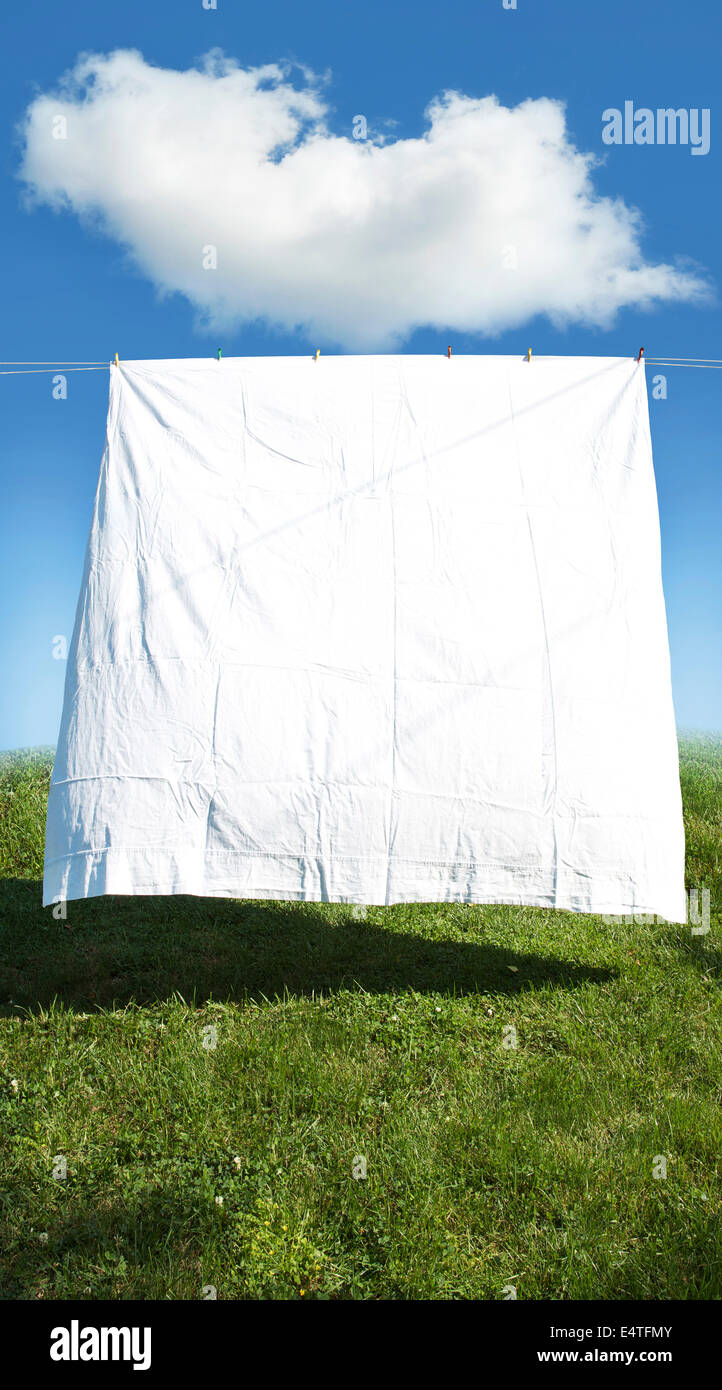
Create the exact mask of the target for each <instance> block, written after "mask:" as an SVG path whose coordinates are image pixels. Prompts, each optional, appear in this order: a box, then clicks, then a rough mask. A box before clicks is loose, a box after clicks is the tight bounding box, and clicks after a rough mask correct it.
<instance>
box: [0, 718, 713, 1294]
mask: <svg viewBox="0 0 722 1390" xmlns="http://www.w3.org/2000/svg"><path fill="white" fill-rule="evenodd" d="M51 758H52V754H51V753H49V752H48V751H47V750H37V751H34V752H29V753H28V752H25V753H21V754H15V755H5V756H4V757H3V759H2V761H1V762H0V870H1V872H0V1135H1V1136H2V1137H1V1138H0V1173H1V1176H0V1187H1V1189H2V1190H1V1191H0V1202H1V1208H0V1250H1V1251H2V1254H0V1296H2V1297H4V1298H6V1299H17V1298H44V1299H58V1298H73V1297H79V1298H91V1299H96V1298H113V1299H125V1298H161V1299H164V1298H171V1299H201V1298H204V1297H207V1296H208V1295H209V1286H213V1287H214V1288H215V1290H216V1291H217V1297H218V1298H222V1299H243V1298H270V1299H279V1298H306V1299H313V1298H353V1299H365V1298H372V1299H373V1298H391V1299H410V1298H415V1299H434V1298H444V1299H446V1298H482V1299H503V1298H505V1297H508V1296H510V1288H511V1287H513V1288H514V1289H515V1290H516V1296H517V1298H519V1299H572V1298H581V1299H586V1298H603V1299H620V1298H633V1299H679V1298H683V1299H684V1298H687V1299H710V1298H714V1299H716V1298H719V1297H720V1296H721V1295H722V1273H721V1271H722V1221H721V1220H720V1218H721V1216H722V1192H721V1188H720V1169H721V1166H722V1162H721V1158H720V1155H721V1153H722V1143H721V1140H722V1122H721V1120H720V1093H721V1090H722V1080H721V1077H722V1067H721V1065H720V1063H721V1060H722V1047H721V1045H720V1044H721V1035H722V1009H721V1007H720V980H721V978H722V977H721V971H720V967H721V965H722V952H721V950H720V926H721V925H722V915H721V912H720V909H721V908H722V881H721V880H722V864H721V858H720V855H721V846H722V739H718V738H714V737H702V738H691V737H688V738H684V739H683V740H682V742H681V759H682V783H683V794H684V803H685V820H686V831H687V878H688V887H690V888H695V887H706V888H709V889H710V891H711V899H712V918H711V931H710V932H709V933H708V934H706V935H699V936H692V934H691V931H690V928H689V926H673V925H670V924H667V923H659V922H658V923H655V924H640V923H631V922H630V923H625V924H623V925H619V926H609V925H608V924H606V923H604V922H603V921H602V920H601V919H600V918H595V917H586V916H575V915H573V914H570V913H562V912H547V911H543V910H539V909H532V908H511V907H475V906H474V907H469V906H443V905H442V906H436V905H433V904H431V905H422V906H417V905H411V906H398V907H390V908H368V909H366V910H365V913H364V911H363V910H359V909H353V908H349V907H344V906H340V905H320V904H309V903H291V904H287V903H275V902H243V901H230V900H221V899H196V898H189V897H182V898H180V897H179V898H120V897H108V898H99V899H95V900H93V901H90V902H78V903H76V902H71V903H69V904H68V905H67V918H66V919H65V920H55V919H54V917H53V915H52V909H50V908H46V909H44V910H43V908H42V907H41V906H40V903H41V886H40V880H41V876H42V856H43V837H44V817H45V804H46V798H47V788H48V781H49V775H50V767H51ZM510 1029H511V1030H514V1031H512V1032H510V1031H509V1030H510ZM514 1043H516V1045H515V1046H514V1045H513V1044H514ZM665 1164H666V1177H665V1176H663V1175H662V1174H663V1173H664V1168H665ZM364 1172H365V1174H366V1175H365V1176H363V1173H364ZM63 1175H64V1176H63Z"/></svg>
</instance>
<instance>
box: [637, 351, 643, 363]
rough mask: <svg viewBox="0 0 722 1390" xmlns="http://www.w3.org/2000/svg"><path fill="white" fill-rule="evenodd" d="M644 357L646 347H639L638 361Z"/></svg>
mask: <svg viewBox="0 0 722 1390" xmlns="http://www.w3.org/2000/svg"><path fill="white" fill-rule="evenodd" d="M643 357H644V348H640V349H639V357H638V358H637V361H638V362H641V360H642V358H643Z"/></svg>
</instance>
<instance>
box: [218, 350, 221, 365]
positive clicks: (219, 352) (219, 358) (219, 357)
mask: <svg viewBox="0 0 722 1390" xmlns="http://www.w3.org/2000/svg"><path fill="white" fill-rule="evenodd" d="M220 360H221V349H220V348H219V349H218V361H219V362H220Z"/></svg>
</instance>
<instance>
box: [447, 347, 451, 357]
mask: <svg viewBox="0 0 722 1390" xmlns="http://www.w3.org/2000/svg"><path fill="white" fill-rule="evenodd" d="M446 356H447V357H451V348H450V347H447V349H446Z"/></svg>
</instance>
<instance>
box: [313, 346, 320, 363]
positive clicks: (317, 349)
mask: <svg viewBox="0 0 722 1390" xmlns="http://www.w3.org/2000/svg"><path fill="white" fill-rule="evenodd" d="M320 356H321V349H320V348H316V356H315V357H314V359H313V360H314V362H318V359H319V357H320Z"/></svg>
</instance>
